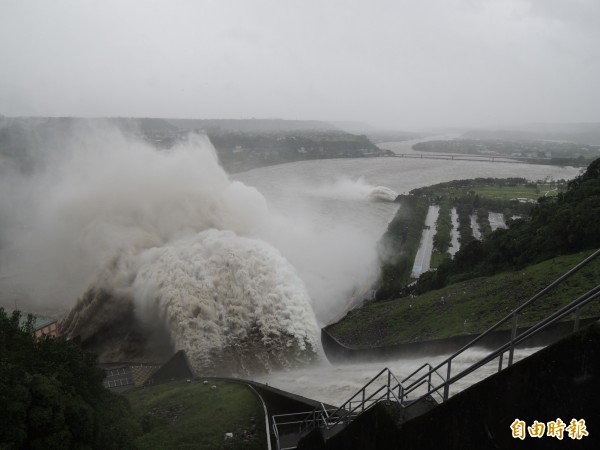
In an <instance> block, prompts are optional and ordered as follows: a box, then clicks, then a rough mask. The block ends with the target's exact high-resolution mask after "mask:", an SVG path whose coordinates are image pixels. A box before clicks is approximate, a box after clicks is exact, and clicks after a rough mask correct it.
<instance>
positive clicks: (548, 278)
mask: <svg viewBox="0 0 600 450" xmlns="http://www.w3.org/2000/svg"><path fill="white" fill-rule="evenodd" d="M590 253H591V252H585V253H582V254H575V255H568V256H563V257H559V258H554V259H551V260H548V261H545V262H543V263H540V264H537V265H534V266H530V267H528V268H526V269H524V270H520V271H517V272H508V273H502V274H498V275H495V276H493V277H487V278H477V279H474V280H469V281H466V282H462V283H458V284H454V285H451V286H447V287H445V288H443V289H440V290H437V291H432V292H428V293H426V294H424V295H422V296H418V297H414V298H402V299H396V300H390V301H385V302H370V303H367V304H365V305H364V306H363V307H362V308H358V309H355V310H353V311H351V312H350V313H348V315H347V316H346V317H345V318H344V319H342V320H341V321H340V322H338V323H336V324H334V325H332V326H330V327H329V328H328V330H329V331H330V332H331V334H332V335H333V336H334V337H336V338H337V339H338V340H339V341H340V342H342V343H344V344H346V345H348V346H351V347H355V348H366V347H373V346H381V345H393V344H399V343H406V342H416V341H424V340H430V339H439V338H445V337H450V336H456V335H461V334H473V333H480V332H482V331H485V330H486V329H488V328H489V327H490V326H492V325H494V324H495V323H496V322H498V321H499V320H500V319H502V318H503V317H504V316H505V315H507V314H508V313H510V312H511V311H512V310H514V309H515V308H517V307H518V306H519V305H521V304H522V303H523V302H525V301H526V300H527V299H529V298H530V297H531V296H533V295H534V294H535V293H537V292H538V291H539V290H541V289H542V288H544V287H545V286H547V285H548V284H550V283H551V282H552V281H554V280H555V279H556V278H558V277H559V276H560V275H562V274H563V273H564V272H566V271H567V270H569V269H570V268H571V267H573V266H574V265H576V264H577V263H578V262H580V261H581V260H583V259H584V257H586V256H588V255H589V254H590ZM599 273H600V260H598V259H597V260H595V261H594V262H593V263H592V264H590V265H588V266H587V267H586V268H585V269H583V270H581V271H580V272H579V273H577V274H576V275H574V276H573V277H572V278H571V279H570V280H569V281H568V282H566V283H564V284H563V285H561V286H560V287H558V288H556V289H555V290H554V291H552V292H551V293H550V294H549V295H548V296H546V297H543V298H542V299H541V300H538V302H536V303H535V305H534V306H533V307H530V308H527V309H526V310H525V311H524V312H523V313H522V314H521V315H520V316H519V325H520V326H526V325H533V324H535V323H537V322H538V321H539V320H541V319H543V318H544V317H546V316H547V315H549V314H550V313H551V312H553V311H555V310H556V309H558V307H559V306H561V305H566V304H567V303H569V302H570V301H572V300H573V299H575V298H576V297H577V296H579V295H581V294H583V293H584V292H586V291H587V290H589V289H591V288H592V287H594V286H596V285H597V284H598V281H599V278H598V274H599ZM597 316H600V301H595V302H592V303H590V304H588V305H587V306H586V307H585V309H583V310H582V317H597ZM570 319H571V320H572V319H573V318H570ZM566 320H569V319H566ZM465 321H466V323H465ZM509 327H510V324H507V325H506V328H509Z"/></svg>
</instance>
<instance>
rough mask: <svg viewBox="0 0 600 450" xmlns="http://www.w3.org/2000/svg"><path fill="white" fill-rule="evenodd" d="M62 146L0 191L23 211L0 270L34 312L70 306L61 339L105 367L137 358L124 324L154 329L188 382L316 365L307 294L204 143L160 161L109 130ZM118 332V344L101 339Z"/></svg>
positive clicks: (179, 148)
mask: <svg viewBox="0 0 600 450" xmlns="http://www.w3.org/2000/svg"><path fill="white" fill-rule="evenodd" d="M68 142H69V145H67V146H66V147H65V149H64V151H63V152H61V153H60V154H56V155H53V161H52V162H51V163H50V164H48V165H46V166H45V168H44V170H41V171H38V172H36V173H34V174H33V175H32V176H31V175H22V176H15V175H14V174H13V179H17V180H18V183H17V186H19V187H21V188H23V189H21V190H19V191H18V190H15V189H10V187H9V186H3V187H6V188H7V190H6V191H4V194H3V195H5V196H6V193H7V192H11V193H12V200H11V202H8V201H4V198H3V202H2V206H4V205H7V204H9V203H10V204H13V203H20V204H28V205H30V206H31V207H30V208H27V209H25V208H22V209H19V211H18V212H19V214H18V217H15V218H14V221H13V222H12V224H13V227H11V229H10V233H9V235H10V241H11V242H12V244H11V245H10V246H9V247H5V248H3V249H2V255H1V258H2V259H1V262H2V268H3V269H5V270H7V271H10V272H11V273H19V274H24V275H22V276H23V277H24V278H25V279H27V280H28V285H27V288H26V290H27V295H28V297H29V299H30V300H31V301H32V302H37V303H38V304H41V305H46V304H49V303H51V304H60V305H63V307H70V306H72V305H73V303H74V301H75V299H77V298H80V302H79V303H78V304H77V305H76V306H75V308H74V309H73V310H72V311H71V313H70V314H69V316H68V318H67V319H66V320H65V322H64V328H65V330H66V331H67V333H68V334H70V335H71V336H75V335H79V336H80V337H81V338H82V340H83V342H84V343H85V342H86V341H88V342H90V343H92V342H93V343H94V345H95V347H94V348H95V349H97V350H98V351H100V353H101V357H102V356H104V357H105V358H109V357H110V358H112V359H115V358H128V359H131V358H143V357H144V356H145V355H144V354H143V352H141V353H142V354H139V353H140V349H139V348H136V346H132V345H131V343H132V341H135V340H136V339H142V338H143V336H142V337H140V335H139V333H138V334H136V335H135V339H134V338H133V337H132V336H133V335H134V334H135V333H134V331H132V330H133V329H134V328H135V329H136V330H138V331H139V330H140V329H141V328H139V327H137V325H135V326H134V325H133V323H132V322H131V320H133V322H140V323H142V324H146V325H147V326H150V327H156V326H157V324H161V323H164V324H166V327H167V329H168V332H169V334H170V337H171V340H172V343H173V345H174V347H175V348H176V349H185V350H186V352H187V354H188V356H189V357H190V359H191V362H192V364H193V365H194V367H195V368H196V369H197V370H202V369H207V370H211V371H215V372H218V371H221V372H229V373H231V372H232V371H233V372H235V371H242V372H249V371H253V370H265V369H267V370H270V369H271V368H281V367H289V366H292V365H294V364H296V363H297V362H298V361H306V360H310V359H312V358H314V357H315V355H316V354H317V353H318V348H319V339H318V327H317V324H316V320H315V316H314V313H313V310H312V305H311V301H310V298H309V296H308V294H307V290H306V287H305V285H304V283H303V282H302V281H301V280H300V279H299V278H298V276H297V275H296V273H295V271H294V269H293V267H292V266H291V265H290V264H289V263H288V262H287V260H286V259H285V258H284V257H283V256H282V255H281V254H280V253H279V251H278V250H276V249H275V248H274V247H272V246H271V245H269V244H268V243H267V242H268V237H269V235H270V234H271V233H273V232H274V231H276V227H275V226H274V225H273V224H274V223H278V221H277V220H275V219H274V218H273V217H272V215H271V214H270V212H269V210H268V207H267V204H266V201H265V200H264V198H263V197H262V195H261V194H260V193H259V192H258V191H256V190H255V189H253V188H249V187H247V186H245V185H243V184H242V183H239V182H232V181H230V180H229V178H228V176H227V175H226V174H225V172H224V171H223V170H222V169H221V168H220V167H219V165H218V163H217V158H216V155H215V152H214V149H213V148H212V145H210V143H209V142H208V140H207V139H206V138H205V137H202V136H195V135H191V136H189V138H188V139H187V140H186V141H184V142H181V143H179V144H177V145H175V146H174V147H173V148H172V149H170V150H168V151H158V150H156V149H154V148H152V147H151V146H149V145H147V144H144V143H142V142H139V141H136V140H131V139H127V138H125V137H124V136H123V135H122V134H121V133H119V132H118V131H116V130H114V129H110V128H106V129H101V130H95V131H94V132H90V130H86V132H85V133H81V134H80V135H78V136H76V137H75V138H73V139H69V140H68ZM6 197H8V196H6ZM15 198H18V200H19V201H18V202H15ZM17 224H19V226H17ZM84 292H85V294H84ZM130 315H131V317H129V316H130ZM124 317H128V318H129V319H128V320H130V319H131V320H130V321H129V322H127V321H124ZM117 323H119V324H120V331H119V333H120V334H119V337H120V339H115V338H114V336H113V338H110V336H111V327H113V325H114V324H117ZM116 328H117V327H116V325H115V326H114V327H113V331H114V329H116ZM142 328H143V327H142ZM99 341H105V342H109V343H110V345H108V344H107V345H106V346H104V347H103V346H102V345H101V342H100V343H99ZM121 341H122V342H121ZM107 347H110V348H107Z"/></svg>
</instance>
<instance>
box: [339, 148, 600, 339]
mask: <svg viewBox="0 0 600 450" xmlns="http://www.w3.org/2000/svg"><path fill="white" fill-rule="evenodd" d="M514 181H515V180H512V181H506V182H504V183H505V184H506V185H507V186H508V187H509V188H511V189H532V193H533V192H535V193H537V194H539V193H542V192H541V190H540V186H539V185H537V187H535V186H533V185H531V186H530V187H524V186H519V184H518V183H515V182H514ZM452 183H454V185H455V187H456V186H458V185H464V186H463V188H461V189H467V185H468V184H469V185H470V183H467V182H465V181H457V182H452ZM498 183H500V184H501V183H502V182H498ZM446 187H449V186H446ZM481 188H482V187H481V186H480V187H479V188H477V189H481ZM564 188H565V189H564V190H562V191H561V189H558V188H554V187H552V188H551V189H548V190H547V191H546V192H550V191H551V192H552V193H553V195H542V196H540V197H539V199H538V202H537V204H535V205H532V204H527V203H522V204H520V205H521V206H518V208H525V207H528V208H529V213H528V216H527V217H526V218H521V219H517V220H512V221H510V220H509V221H508V225H509V226H508V228H507V229H498V230H496V231H494V232H493V233H489V234H488V235H487V237H486V238H484V239H483V240H482V241H479V240H476V239H470V240H468V242H467V243H466V244H465V243H464V242H461V244H462V245H461V249H460V250H459V251H458V252H457V253H456V255H455V257H454V258H453V259H450V258H445V259H444V260H443V262H441V264H440V265H439V267H438V268H437V270H435V271H430V272H426V273H424V274H423V275H421V277H420V278H419V279H418V280H417V281H416V283H412V285H410V286H407V285H406V284H407V283H409V282H410V281H411V280H410V279H407V278H404V282H405V286H404V287H403V288H400V289H398V286H400V285H401V284H402V283H401V282H400V281H399V280H398V279H393V276H394V273H393V265H390V264H389V263H384V267H386V264H387V267H386V270H387V272H385V276H387V278H385V277H384V276H382V283H386V282H387V281H388V280H390V279H392V280H393V281H394V283H395V284H388V285H387V286H386V287H387V288H388V290H387V291H386V294H389V293H390V292H391V293H392V295H391V296H388V297H384V296H378V297H377V298H378V299H379V300H380V301H375V302H370V303H367V304H365V305H364V306H363V307H361V308H358V309H356V310H353V311H351V312H350V313H349V314H348V315H347V316H346V317H345V318H343V319H342V320H341V321H340V322H338V323H336V324H333V325H331V326H330V327H329V328H328V330H329V331H330V332H331V334H332V335H333V336H335V337H336V338H337V339H339V340H340V341H341V342H343V343H345V344H347V345H352V346H357V347H369V346H377V345H388V344H397V343H404V342H412V341H419V340H428V339H435V338H443V337H449V336H454V335H459V334H465V333H467V334H471V333H478V332H481V331H483V330H485V329H486V328H487V327H489V326H490V325H492V324H494V323H495V322H497V321H498V320H500V319H501V318H502V317H504V316H505V315H506V314H507V313H509V312H510V311H511V310H513V309H515V308H516V307H518V306H519V305H520V304H521V303H522V302H523V301H525V300H526V299H528V298H529V297H530V296H532V295H533V294H535V293H536V292H537V291H538V290H540V289H541V288H543V287H545V286H546V285H547V284H549V283H550V282H552V281H553V280H554V279H556V278H557V277H558V276H560V275H561V274H562V273H564V272H565V271H567V270H568V269H569V268H570V267H572V266H574V265H575V264H576V263H577V262H579V261H581V260H582V259H583V258H584V257H586V256H587V255H588V254H590V253H591V251H592V250H593V249H597V248H598V247H600V159H597V160H595V161H594V162H592V163H591V164H590V165H589V166H588V168H587V170H586V171H585V172H584V173H583V174H581V175H580V176H578V177H577V178H575V179H574V180H572V181H570V182H569V183H567V184H566V186H564ZM439 189H440V185H438V186H436V187H431V188H424V190H416V191H413V192H411V195H413V196H414V195H415V194H423V195H428V196H429V197H428V198H429V199H430V200H431V197H432V196H433V197H435V196H436V193H437V194H439ZM543 189H546V187H542V190H543ZM442 190H443V189H442ZM468 190H470V191H472V192H471V193H469V194H468V197H470V198H472V199H473V201H474V199H475V198H476V196H478V197H479V206H480V207H481V204H482V203H483V204H486V205H488V203H487V202H488V200H489V199H488V198H487V195H480V194H481V193H482V192H483V191H487V192H491V191H493V190H494V189H490V188H489V187H488V188H485V189H484V190H483V191H482V190H480V191H479V192H477V191H476V190H475V189H472V185H470V187H469V188H468ZM536 190H537V191H536ZM538 191H539V192H538ZM459 198H460V196H455V197H453V201H456V200H458V199H459ZM412 201H413V202H414V201H416V200H412ZM440 201H442V202H444V201H445V202H448V197H447V196H446V197H443V196H442V197H441V198H440ZM442 204H443V203H442ZM459 204H460V201H459ZM401 209H402V206H401ZM446 210H447V207H446ZM521 213H522V211H521ZM421 224H422V222H421ZM397 229H400V230H402V229H403V228H402V225H398V224H395V225H394V227H390V228H388V231H387V233H386V234H389V233H395V230H397ZM389 239H390V237H389V236H388V237H386V238H385V240H383V241H382V242H387V240H389ZM442 241H444V242H447V240H444V239H442ZM440 249H443V246H440V247H437V251H439V250H440ZM598 273H600V263H599V262H598V261H597V260H596V261H595V262H594V263H593V264H591V265H589V266H588V267H587V268H586V269H585V270H583V271H581V272H580V273H578V274H577V275H576V276H574V277H573V278H572V279H571V280H570V281H569V282H568V283H566V284H565V285H564V286H562V287H561V288H560V289H558V290H556V291H554V292H553V293H552V295H550V296H549V297H545V298H544V299H543V300H542V301H540V302H538V303H537V304H536V305H537V306H536V307H535V308H533V309H532V310H530V312H528V313H527V314H524V315H523V317H520V318H519V323H520V325H523V326H526V325H531V324H533V323H535V322H537V321H538V320H539V319H541V318H542V317H544V316H545V315H547V313H548V312H549V311H550V310H552V309H555V308H556V307H557V306H559V305H562V304H566V303H568V302H569V301H570V300H572V299H573V298H575V297H576V296H578V295H581V294H582V293H584V292H586V291H587V290H588V289H590V288H592V287H593V286H595V285H597V283H598V279H597V274H598ZM403 274H405V272H403ZM403 276H404V275H403ZM598 315H600V310H598V307H597V306H592V305H588V307H587V308H585V309H584V311H583V315H582V317H597V316H598ZM566 320H568V318H567V319H566Z"/></svg>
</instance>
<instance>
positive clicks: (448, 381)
mask: <svg viewBox="0 0 600 450" xmlns="http://www.w3.org/2000/svg"><path fill="white" fill-rule="evenodd" d="M451 370H452V360H451V359H449V360H448V372H446V382H445V384H444V401H446V400H448V394H449V393H450V372H451Z"/></svg>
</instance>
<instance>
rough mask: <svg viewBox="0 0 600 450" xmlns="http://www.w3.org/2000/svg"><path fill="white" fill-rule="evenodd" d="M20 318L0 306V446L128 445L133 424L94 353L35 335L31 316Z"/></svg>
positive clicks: (134, 425) (118, 446)
mask: <svg viewBox="0 0 600 450" xmlns="http://www.w3.org/2000/svg"><path fill="white" fill-rule="evenodd" d="M20 319H21V313H20V312H19V311H14V312H13V313H12V315H11V316H8V315H7V314H6V313H5V311H4V309H2V308H0V424H2V425H1V426H0V448H15V449H19V448H32V449H37V448H40V449H41V448H44V449H48V448H78V449H83V448H89V449H92V448H109V449H110V448H114V449H118V448H131V447H132V439H133V437H134V436H135V435H136V434H137V433H138V432H139V426H138V424H137V423H136V422H135V421H133V420H131V419H129V415H130V413H129V405H128V403H127V401H126V399H125V398H123V397H120V396H117V395H115V394H112V393H110V392H109V391H108V390H106V389H104V387H103V386H102V379H103V371H102V370H101V369H99V368H98V367H97V366H96V358H95V356H94V355H93V354H91V353H86V352H83V351H82V350H81V349H80V348H79V347H78V346H77V345H76V344H75V343H73V342H72V341H68V340H66V339H64V338H61V337H59V338H56V339H51V338H46V339H42V340H36V339H35V338H34V336H33V334H32V330H33V317H32V316H31V315H30V316H28V318H27V320H26V321H25V323H24V324H23V325H20V324H19V322H20ZM8 424H10V426H7V425H8Z"/></svg>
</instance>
